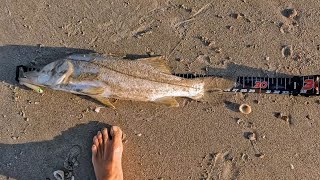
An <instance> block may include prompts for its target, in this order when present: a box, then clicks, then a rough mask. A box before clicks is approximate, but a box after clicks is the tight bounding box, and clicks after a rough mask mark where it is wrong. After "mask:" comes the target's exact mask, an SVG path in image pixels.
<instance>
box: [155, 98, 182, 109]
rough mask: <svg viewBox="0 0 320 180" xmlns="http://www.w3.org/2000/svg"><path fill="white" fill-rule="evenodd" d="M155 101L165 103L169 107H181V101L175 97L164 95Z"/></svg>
mask: <svg viewBox="0 0 320 180" xmlns="http://www.w3.org/2000/svg"><path fill="white" fill-rule="evenodd" d="M154 102H156V103H160V104H164V105H166V106H169V107H179V103H178V101H177V100H176V99H175V98H174V97H163V98H159V99H156V100H155V101H154Z"/></svg>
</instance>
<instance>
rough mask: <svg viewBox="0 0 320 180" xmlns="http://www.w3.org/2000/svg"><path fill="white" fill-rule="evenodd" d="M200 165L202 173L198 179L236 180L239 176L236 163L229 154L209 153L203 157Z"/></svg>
mask: <svg viewBox="0 0 320 180" xmlns="http://www.w3.org/2000/svg"><path fill="white" fill-rule="evenodd" d="M202 164H203V173H202V174H201V177H200V179H202V180H211V179H214V180H216V179H222V180H229V179H230V180H233V179H237V177H238V174H239V170H238V167H237V166H236V161H235V159H234V158H232V157H231V156H230V154H229V152H225V153H221V152H219V153H210V154H209V155H208V156H206V157H204V159H203V162H202Z"/></svg>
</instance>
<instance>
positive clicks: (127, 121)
mask: <svg viewBox="0 0 320 180" xmlns="http://www.w3.org/2000/svg"><path fill="white" fill-rule="evenodd" d="M286 8H294V9H295V10H296V12H297V14H295V12H293V13H292V15H291V16H290V15H288V13H287V11H285V9H286ZM319 9H320V3H319V2H318V1H317V0H308V1H302V0H300V1H280V0H272V1H258V0H253V1H252V0H229V1H223V0H217V1H207V0H199V1H167V0H165V1H160V0H158V1H155V0H154V1H151V0H136V1H87V2H85V1H82V2H80V1H62V0H56V1H43V0H40V1H35V0H29V1H20V2H18V1H9V0H2V1H1V3H0V13H1V15H0V24H1V26H0V44H1V46H0V80H1V83H0V92H1V104H0V125H1V126H0V137H1V139H0V154H1V156H0V179H23V180H27V179H28V180H29V179H54V178H53V175H52V173H53V171H55V170H58V169H62V168H63V166H64V162H65V160H66V158H67V157H68V153H69V152H70V149H71V148H72V147H73V146H75V145H76V146H77V147H80V148H81V154H80V156H79V157H78V166H76V167H75V168H74V174H75V178H76V179H95V178H94V173H93V169H92V165H91V158H90V155H91V154H90V146H91V138H92V137H93V135H94V133H96V131H97V130H99V129H100V128H101V127H104V126H106V125H107V124H109V125H118V126H120V127H121V128H122V129H123V130H124V132H125V133H126V134H127V142H126V144H125V151H124V157H123V167H124V176H125V179H161V178H162V179H183V180H184V179H206V178H207V179H319V177H320V170H319V167H320V157H319V154H320V142H319V134H320V127H319V125H320V124H319V119H318V117H319V116H320V113H319V107H320V105H319V98H318V97H309V98H305V97H289V96H286V95H265V94H248V95H242V94H233V93H228V94H222V95H213V98H212V101H210V102H209V103H201V102H195V101H189V100H184V99H180V100H179V102H180V103H181V104H182V105H181V107H179V108H167V107H164V106H161V105H156V104H152V103H140V102H130V101H118V102H116V104H115V105H116V106H117V110H112V109H106V108H103V109H101V111H100V112H99V113H96V112H95V111H94V109H95V108H96V107H98V106H100V105H99V104H98V103H96V102H95V101H93V100H90V99H88V98H83V97H79V96H76V95H72V94H68V93H64V92H58V91H52V90H48V89H46V90H45V93H44V94H43V95H40V94H37V93H35V92H33V91H31V90H28V89H25V88H23V87H21V86H19V85H17V83H16V82H15V81H14V77H15V67H16V66H17V65H20V64H24V65H26V64H29V63H30V62H33V63H36V64H39V63H46V62H50V61H53V60H54V59H56V58H59V57H62V56H64V55H66V54H68V53H72V52H86V51H88V50H92V51H96V52H102V53H120V54H133V55H137V54H139V55H143V54H146V53H149V54H161V55H166V56H167V57H168V59H169V62H170V65H171V67H172V68H173V70H174V71H175V72H189V71H190V72H204V71H203V69H207V70H208V71H209V73H212V74H216V75H224V76H230V75H234V76H237V75H255V76H259V75H269V76H286V75H309V74H320V73H319V62H320V61H319V52H320V51H319V50H320V37H319V29H320V23H319V21H320V19H319V17H320V12H319ZM286 16H287V17H286ZM283 48H284V49H283ZM241 103H247V104H250V105H251V106H252V113H251V114H249V115H243V114H241V113H239V112H238V111H237V107H238V106H239V104H241ZM276 112H282V113H284V114H285V115H288V116H289V117H290V120H289V121H290V122H289V123H288V122H286V121H284V120H282V119H279V118H276V117H275V116H274V113H276ZM250 132H254V133H255V134H256V135H257V137H256V141H250V140H249V139H247V138H246V136H247V135H248V133H250ZM259 153H260V157H256V156H257V154H259Z"/></svg>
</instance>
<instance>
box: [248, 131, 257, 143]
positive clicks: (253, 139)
mask: <svg viewBox="0 0 320 180" xmlns="http://www.w3.org/2000/svg"><path fill="white" fill-rule="evenodd" d="M256 137H257V136H256V133H254V132H251V133H249V134H248V139H249V140H250V141H255V140H257V138H256Z"/></svg>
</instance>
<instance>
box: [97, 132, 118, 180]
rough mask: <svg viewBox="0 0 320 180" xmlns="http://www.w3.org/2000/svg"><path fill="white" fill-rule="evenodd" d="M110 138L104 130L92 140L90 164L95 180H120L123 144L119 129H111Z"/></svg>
mask: <svg viewBox="0 0 320 180" xmlns="http://www.w3.org/2000/svg"><path fill="white" fill-rule="evenodd" d="M110 134H111V138H110V137H109V136H108V130H107V129H106V128H105V129H103V130H102V133H101V132H100V131H98V134H97V135H96V136H94V138H93V145H92V163H93V167H94V172H95V174H96V178H97V180H122V179H123V172H122V165H121V158H122V151H123V144H122V131H121V129H120V128H119V127H117V126H113V127H112V128H111V132H110Z"/></svg>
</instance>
